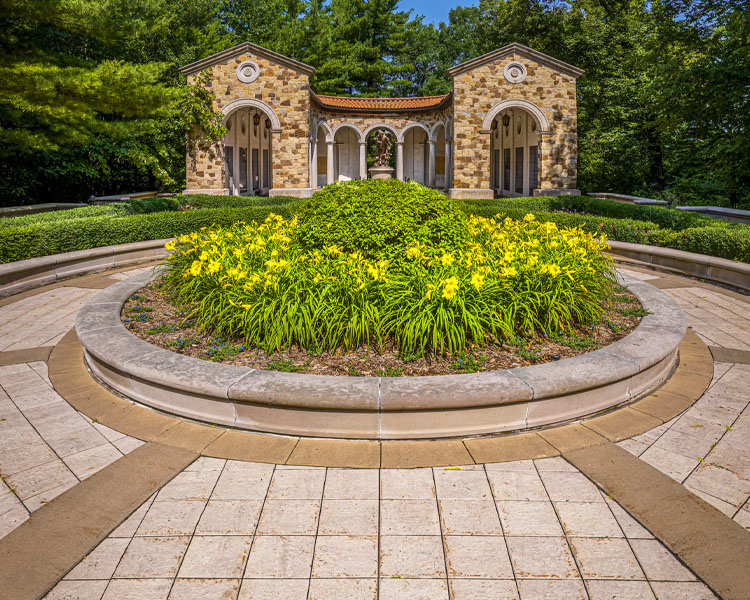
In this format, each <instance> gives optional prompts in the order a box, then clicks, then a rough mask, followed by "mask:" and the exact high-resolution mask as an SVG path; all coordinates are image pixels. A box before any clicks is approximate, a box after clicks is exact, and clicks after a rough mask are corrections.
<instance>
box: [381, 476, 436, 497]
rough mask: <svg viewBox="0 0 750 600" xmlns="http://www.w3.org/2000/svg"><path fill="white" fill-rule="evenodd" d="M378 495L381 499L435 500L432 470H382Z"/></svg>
mask: <svg viewBox="0 0 750 600" xmlns="http://www.w3.org/2000/svg"><path fill="white" fill-rule="evenodd" d="M380 494H381V498H383V499H394V500H410V499H411V500H420V499H423V500H427V499H430V498H435V484H434V479H433V475H432V469H383V470H381V471H380Z"/></svg>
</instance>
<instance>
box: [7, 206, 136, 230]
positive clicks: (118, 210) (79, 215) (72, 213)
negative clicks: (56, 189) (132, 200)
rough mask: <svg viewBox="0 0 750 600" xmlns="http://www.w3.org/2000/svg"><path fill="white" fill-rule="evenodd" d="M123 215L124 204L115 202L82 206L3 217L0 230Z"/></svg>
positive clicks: (124, 211) (124, 210) (124, 212)
mask: <svg viewBox="0 0 750 600" xmlns="http://www.w3.org/2000/svg"><path fill="white" fill-rule="evenodd" d="M125 214H126V209H125V203H124V202H116V203H113V204H105V205H102V206H83V207H81V208H72V209H70V210H55V211H50V212H44V213H38V214H35V215H25V216H23V217H4V218H0V229H4V228H6V227H25V226H26V225H31V224H33V223H53V222H54V223H62V222H64V221H75V220H78V219H88V218H90V217H104V216H111V217H117V216H124V215H125Z"/></svg>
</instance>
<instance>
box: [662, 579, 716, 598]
mask: <svg viewBox="0 0 750 600" xmlns="http://www.w3.org/2000/svg"><path fill="white" fill-rule="evenodd" d="M651 585H652V586H653V588H654V592H656V597H657V598H659V600H714V599H715V598H716V595H715V594H714V593H713V592H712V591H711V590H710V589H708V588H707V587H706V586H705V585H704V584H703V583H701V582H699V581H695V582H672V581H669V582H667V581H654V582H653V583H652V584H651Z"/></svg>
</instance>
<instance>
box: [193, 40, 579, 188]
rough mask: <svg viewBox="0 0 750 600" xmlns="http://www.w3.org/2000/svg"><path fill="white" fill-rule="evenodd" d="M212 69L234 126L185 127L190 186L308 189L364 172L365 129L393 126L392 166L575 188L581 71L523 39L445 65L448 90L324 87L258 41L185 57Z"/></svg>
mask: <svg viewBox="0 0 750 600" xmlns="http://www.w3.org/2000/svg"><path fill="white" fill-rule="evenodd" d="M182 72H183V73H185V74H186V75H187V76H188V80H189V81H191V82H194V81H196V77H197V75H198V74H200V73H202V72H207V73H208V79H207V81H208V83H207V85H208V87H210V89H211V91H212V92H213V94H214V97H215V100H214V105H215V106H214V108H215V109H216V110H217V111H221V113H222V114H223V115H224V120H225V124H226V127H227V129H228V133H227V135H226V137H225V138H224V139H223V140H221V141H218V142H210V141H208V140H206V139H203V138H201V136H200V135H199V134H197V133H196V132H192V133H191V134H190V135H189V136H188V148H187V189H186V190H185V193H210V194H235V195H236V194H248V195H252V194H258V193H264V192H268V193H269V194H270V195H272V196H274V195H294V196H309V195H310V194H312V193H313V192H314V191H315V190H316V189H318V188H320V187H322V186H324V185H328V184H331V183H334V182H335V181H337V180H339V178H349V179H363V178H366V177H367V161H366V159H367V140H368V137H369V136H370V135H371V134H373V133H374V132H376V131H379V130H386V131H388V132H390V133H391V135H392V136H393V139H394V141H395V144H396V170H395V173H394V176H395V177H397V178H398V179H402V180H405V181H407V180H414V181H418V182H419V183H422V184H424V185H428V186H430V187H435V188H439V189H443V190H446V191H448V192H449V194H450V196H451V197H452V198H492V197H494V196H531V195H558V194H578V193H579V192H578V190H577V189H576V175H577V162H578V149H577V109H576V79H577V77H578V76H579V75H581V73H582V71H581V70H580V69H577V68H576V67H573V66H571V65H568V64H566V63H564V62H561V61H559V60H556V59H554V58H552V57H550V56H547V55H546V54H542V53H540V52H536V51H534V50H531V49H530V48H526V47H525V46H522V45H520V44H510V45H509V46H505V47H503V48H500V49H498V50H495V51H493V52H490V53H488V54H485V55H483V56H480V57H477V58H474V59H472V60H470V61H467V62H464V63H462V64H460V65H457V66H455V67H452V68H451V69H449V70H448V74H449V75H450V76H451V77H452V78H453V91H452V92H451V93H449V94H445V95H442V96H426V97H425V96H422V97H413V98H358V97H337V96H324V95H319V94H316V93H315V92H313V91H312V89H310V77H311V76H312V75H313V74H314V73H315V69H314V68H313V67H310V66H309V65H306V64H303V63H301V62H298V61H296V60H293V59H291V58H288V57H285V56H282V55H280V54H277V53H275V52H271V51H270V50H266V49H265V48H261V47H260V46H256V45H254V44H251V43H249V42H246V43H244V44H240V45H238V46H235V47H234V48H230V49H228V50H225V51H224V52H219V53H218V54H214V55H213V56H209V57H208V58H204V59H203V60H200V61H197V62H195V63H192V64H190V65H187V66H185V67H183V68H182Z"/></svg>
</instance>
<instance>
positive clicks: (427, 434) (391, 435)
mask: <svg viewBox="0 0 750 600" xmlns="http://www.w3.org/2000/svg"><path fill="white" fill-rule="evenodd" d="M154 276H156V275H155V274H148V273H145V274H142V275H139V276H136V277H133V278H131V279H128V280H126V281H122V282H120V283H117V284H115V285H113V286H112V287H110V288H109V289H107V290H105V291H103V292H101V293H100V294H98V295H97V296H96V297H95V298H93V299H91V300H90V301H89V303H88V304H86V306H84V307H83V308H82V309H81V311H80V312H79V313H78V318H77V320H76V332H77V334H78V337H79V339H80V341H81V342H82V344H83V345H84V348H85V356H86V361H87V363H88V365H89V366H90V367H91V369H92V371H93V372H94V373H95V374H96V376H97V377H99V378H100V379H101V380H102V381H103V382H104V383H106V384H107V385H108V386H110V387H112V388H113V389H115V390H117V391H118V392H119V393H121V394H123V395H124V396H126V397H129V398H132V399H134V400H136V401H138V402H140V403H142V404H144V405H147V406H150V407H152V408H155V409H157V410H161V411H164V412H166V413H169V414H174V415H177V416H180V417H185V418H188V419H193V420H196V421H201V422H206V423H214V424H217V425H220V426H225V427H234V428H238V429H245V430H250V431H261V432H267V433H278V434H286V435H294V436H302V437H326V438H341V439H374V440H377V439H380V440H389V439H390V440H396V439H433V438H450V437H455V436H459V435H486V434H493V433H497V432H503V431H519V430H527V429H533V428H535V427H540V426H547V425H550V424H554V423H559V422H565V421H569V420H571V419H576V418H581V417H582V416H584V415H590V414H595V413H598V412H601V411H603V410H607V409H609V408H612V407H613V406H617V405H620V404H622V403H624V402H628V401H631V400H632V399H633V398H636V397H638V396H640V395H642V394H644V393H647V392H648V391H649V390H651V389H653V388H654V387H656V386H657V385H659V383H660V382H661V381H663V380H664V379H665V378H667V377H668V376H669V374H670V373H671V371H672V369H673V368H674V364H675V362H676V359H677V348H678V346H679V344H680V341H681V340H682V339H683V337H684V334H685V331H686V324H685V315H684V313H683V312H682V309H681V308H680V307H679V305H678V304H677V303H676V302H675V301H674V300H673V299H672V298H670V297H669V296H668V295H667V294H665V293H664V292H662V291H660V290H658V289H656V288H654V287H653V286H651V285H649V284H647V283H643V282H637V281H635V282H631V283H629V284H628V286H629V288H630V289H631V290H632V291H633V292H634V293H635V294H636V295H637V296H638V298H639V300H640V301H641V304H642V305H643V306H644V308H646V309H647V310H648V311H649V314H648V315H647V316H645V317H644V318H643V319H642V321H641V323H640V325H639V326H638V327H637V328H636V329H635V330H634V331H633V332H631V333H630V334H629V335H627V336H626V337H624V338H623V339H621V340H619V341H617V342H615V343H613V344H610V345H608V346H606V347H605V348H602V349H600V350H596V351H593V352H589V353H586V354H582V355H579V356H576V357H573V358H567V359H563V360H561V361H558V362H552V363H546V364H541V365H534V366H530V367H521V368H515V369H507V370H498V371H485V372H480V373H472V374H464V375H442V376H433V377H429V376H427V377H335V376H322V375H305V374H298V373H281V372H276V371H268V370H265V369H248V368H244V367H237V366H234V365H225V364H217V363H211V362H208V361H205V360H200V359H197V358H192V357H188V356H184V355H181V354H177V353H175V352H170V351H168V350H165V349H162V348H158V347H156V346H153V345H151V344H149V343H148V342H146V341H145V340H142V339H140V338H137V337H135V336H134V335H133V334H131V333H130V332H129V331H128V330H127V328H126V327H125V325H124V324H123V323H122V320H121V317H120V310H121V308H122V305H123V303H124V302H125V301H126V300H127V298H128V297H129V296H130V295H131V294H133V293H135V292H136V291H138V290H139V289H141V287H143V286H144V285H146V284H147V283H148V282H149V281H150V280H151V279H152V278H153V277H154Z"/></svg>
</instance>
